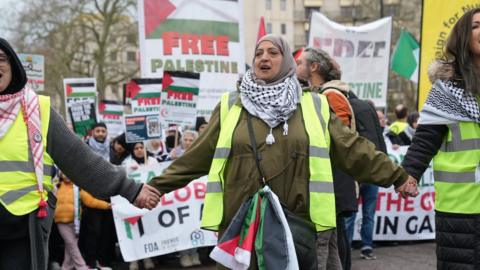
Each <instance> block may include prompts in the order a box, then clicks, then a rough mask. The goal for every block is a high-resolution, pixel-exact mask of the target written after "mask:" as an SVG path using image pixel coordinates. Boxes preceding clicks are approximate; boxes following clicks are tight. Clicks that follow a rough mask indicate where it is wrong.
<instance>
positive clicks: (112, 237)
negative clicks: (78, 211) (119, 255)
mask: <svg viewBox="0 0 480 270" xmlns="http://www.w3.org/2000/svg"><path fill="white" fill-rule="evenodd" d="M116 239H117V236H116V234H115V225H114V223H113V215H112V210H100V209H93V208H87V207H85V208H84V209H83V213H82V220H81V222H80V237H79V243H78V245H79V247H80V251H81V252H82V254H83V258H84V259H85V262H86V263H87V265H88V266H89V267H90V268H95V267H96V261H98V262H99V263H100V264H101V265H103V266H110V265H111V263H112V261H113V259H114V256H115V242H116Z"/></svg>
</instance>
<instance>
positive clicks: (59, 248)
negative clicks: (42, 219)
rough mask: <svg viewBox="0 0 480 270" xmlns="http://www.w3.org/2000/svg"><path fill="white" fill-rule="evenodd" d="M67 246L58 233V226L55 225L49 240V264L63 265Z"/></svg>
mask: <svg viewBox="0 0 480 270" xmlns="http://www.w3.org/2000/svg"><path fill="white" fill-rule="evenodd" d="M64 249H65V245H64V242H63V238H62V236H61V235H60V233H59V232H58V229H57V225H56V224H53V226H52V231H51V232H50V238H49V239H48V262H49V263H50V262H58V263H59V264H60V265H62V262H63V254H64Z"/></svg>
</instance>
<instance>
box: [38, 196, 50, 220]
mask: <svg viewBox="0 0 480 270" xmlns="http://www.w3.org/2000/svg"><path fill="white" fill-rule="evenodd" d="M47 215H48V213H47V202H46V201H45V199H43V195H42V197H41V198H40V202H39V203H38V212H37V217H38V218H45V217H47Z"/></svg>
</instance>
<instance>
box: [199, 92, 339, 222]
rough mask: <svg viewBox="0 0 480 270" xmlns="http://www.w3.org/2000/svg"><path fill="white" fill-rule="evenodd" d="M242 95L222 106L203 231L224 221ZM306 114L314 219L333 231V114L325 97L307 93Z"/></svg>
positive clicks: (229, 95)
mask: <svg viewBox="0 0 480 270" xmlns="http://www.w3.org/2000/svg"><path fill="white" fill-rule="evenodd" d="M237 97H238V94H237V93H236V92H232V93H226V94H224V95H223V96H222V99H221V102H220V123H221V129H220V136H219V138H218V141H217V146H216V149H215V154H214V157H213V160H212V166H211V167H210V172H209V174H208V182H207V193H206V196H205V202H204V209H203V214H202V228H204V229H208V230H218V227H219V225H220V223H221V221H222V217H223V199H224V198H223V186H224V183H225V179H224V178H223V177H224V169H225V165H226V162H227V160H228V157H229V155H230V149H231V145H232V137H233V131H234V129H235V127H236V126H237V123H238V121H239V119H240V113H241V111H242V108H241V107H240V106H238V105H236V104H234V103H235V101H236V99H237ZM301 108H302V114H303V118H304V121H305V127H306V130H307V134H308V137H309V140H310V141H309V170H310V183H309V196H310V202H309V205H310V209H309V211H310V218H311V220H312V222H313V223H314V224H315V227H316V229H317V231H324V230H328V229H332V228H334V227H335V226H336V221H335V196H334V193H333V177H332V168H331V164H330V156H329V152H330V133H329V132H328V126H327V125H328V121H329V118H330V110H329V106H328V103H327V99H326V97H325V96H323V95H318V94H315V93H314V94H312V93H308V92H306V93H303V96H302V99H301Z"/></svg>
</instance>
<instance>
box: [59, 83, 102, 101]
mask: <svg viewBox="0 0 480 270" xmlns="http://www.w3.org/2000/svg"><path fill="white" fill-rule="evenodd" d="M63 85H64V88H65V97H66V98H78V97H95V96H96V94H97V83H96V79H95V78H78V79H64V80H63Z"/></svg>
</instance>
